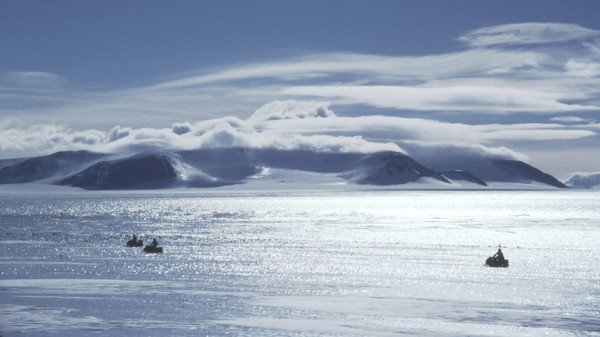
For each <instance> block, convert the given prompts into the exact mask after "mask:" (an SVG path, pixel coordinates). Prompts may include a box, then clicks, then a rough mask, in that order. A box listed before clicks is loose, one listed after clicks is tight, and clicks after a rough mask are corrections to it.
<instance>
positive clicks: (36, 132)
mask: <svg viewBox="0 0 600 337" xmlns="http://www.w3.org/2000/svg"><path fill="white" fill-rule="evenodd" d="M503 127H505V128H508V129H511V130H512V132H513V135H512V136H511V138H512V139H513V140H518V139H519V138H520V137H529V136H530V135H531V133H532V132H536V131H540V130H537V129H536V127H538V126H536V125H530V124H527V125H508V126H499V125H492V126H488V127H487V128H485V127H484V126H481V125H466V124H457V123H454V124H451V123H443V122H437V121H431V120H425V119H418V118H400V117H391V116H360V117H339V116H337V115H336V114H335V113H334V112H333V111H332V110H331V109H330V103H328V102H316V101H293V100H289V101H274V102H271V103H267V104H265V105H263V106H262V107H260V108H259V109H257V110H256V111H255V112H254V114H252V115H251V116H250V117H249V118H248V119H240V118H237V117H224V118H217V119H209V120H204V121H200V122H196V123H190V122H181V123H174V124H172V125H171V127H166V128H131V127H123V126H115V127H113V128H112V129H111V130H109V131H108V132H102V131H98V130H93V129H92V130H84V131H76V130H73V129H70V128H68V127H66V126H60V125H32V126H20V127H17V126H15V125H14V124H11V125H8V124H3V125H0V133H1V134H2V137H0V150H1V152H2V156H3V157H4V158H11V157H15V155H14V154H22V153H24V152H25V153H27V154H28V155H29V156H36V155H45V154H50V153H54V152H57V151H65V150H88V151H93V152H101V153H112V154H132V153H139V152H146V151H162V150H165V151H180V150H199V149H217V148H248V149H274V150H303V151H311V152H328V153H375V152H379V151H395V152H400V153H403V154H407V155H411V156H414V157H415V158H416V159H418V160H420V161H422V162H424V163H427V164H429V165H432V166H434V167H435V165H436V163H437V162H438V161H442V162H444V163H447V162H448V161H452V160H459V161H460V160H463V159H469V158H479V159H482V158H486V157H489V158H504V159H515V160H522V161H526V159H527V158H525V157H524V156H523V155H521V154H519V153H517V152H515V151H512V150H510V149H507V148H504V147H491V146H489V145H488V146H484V145H482V144H485V143H486V142H489V140H490V139H492V140H493V139H495V138H494V137H495V136H494V135H495V133H497V132H503V129H502V128H503ZM490 128H491V129H490ZM557 128H558V126H557ZM515 130H517V131H515ZM491 131H493V132H491ZM542 131H543V130H542ZM551 131H552V135H554V137H557V139H559V138H560V137H561V135H562V133H564V131H565V130H560V129H553V130H551ZM588 132H589V131H588ZM528 135H529V136H528ZM585 135H587V133H586V134H584V136H585ZM461 158H462V159H461Z"/></svg>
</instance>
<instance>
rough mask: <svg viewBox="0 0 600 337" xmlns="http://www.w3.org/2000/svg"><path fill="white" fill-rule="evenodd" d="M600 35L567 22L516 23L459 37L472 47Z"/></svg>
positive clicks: (533, 42) (595, 31) (570, 39)
mask: <svg viewBox="0 0 600 337" xmlns="http://www.w3.org/2000/svg"><path fill="white" fill-rule="evenodd" d="M597 37H600V31H598V30H593V29H588V28H584V27H581V26H579V25H576V24H566V23H539V22H530V23H516V24H507V25H499V26H492V27H485V28H480V29H476V30H473V31H471V32H468V33H466V34H464V35H463V36H461V37H459V38H458V41H461V42H464V43H466V44H467V45H469V46H472V47H486V46H498V45H522V44H542V43H553V42H565V41H572V40H585V39H591V38H597Z"/></svg>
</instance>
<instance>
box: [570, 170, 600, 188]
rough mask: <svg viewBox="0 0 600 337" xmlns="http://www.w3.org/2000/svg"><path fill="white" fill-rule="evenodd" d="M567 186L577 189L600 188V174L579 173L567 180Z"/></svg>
mask: <svg viewBox="0 0 600 337" xmlns="http://www.w3.org/2000/svg"><path fill="white" fill-rule="evenodd" d="M567 185H568V186H571V187H575V188H600V173H579V174H575V175H573V176H572V177H571V178H569V180H567Z"/></svg>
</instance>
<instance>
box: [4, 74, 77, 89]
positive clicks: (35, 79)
mask: <svg viewBox="0 0 600 337" xmlns="http://www.w3.org/2000/svg"><path fill="white" fill-rule="evenodd" d="M0 77H1V78H0V80H1V81H2V82H5V83H7V84H11V85H14V86H17V87H24V88H41V89H57V88H62V87H63V86H64V85H65V84H66V80H65V79H64V78H63V77H62V76H59V75H56V74H52V73H48V72H43V71H9V72H7V73H5V74H4V75H2V76H0Z"/></svg>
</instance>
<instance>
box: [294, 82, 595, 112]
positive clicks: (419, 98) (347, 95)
mask: <svg viewBox="0 0 600 337" xmlns="http://www.w3.org/2000/svg"><path fill="white" fill-rule="evenodd" d="M282 93H284V94H286V95H291V96H309V97H323V98H327V99H338V101H337V103H341V104H358V103H364V104H369V105H373V106H376V107H381V108H395V109H400V110H405V109H408V110H419V111H463V112H477V113H514V112H524V111H525V112H531V113H534V112H535V113H552V112H559V111H582V110H600V107H597V106H592V105H577V104H565V103H561V102H560V101H559V99H561V98H562V95H561V94H557V93H549V92H543V91H537V90H531V89H529V90H528V89H517V88H509V87H491V86H490V87H475V86H446V87H435V88H431V87H405V86H300V87H290V88H286V89H284V90H282Z"/></svg>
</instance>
